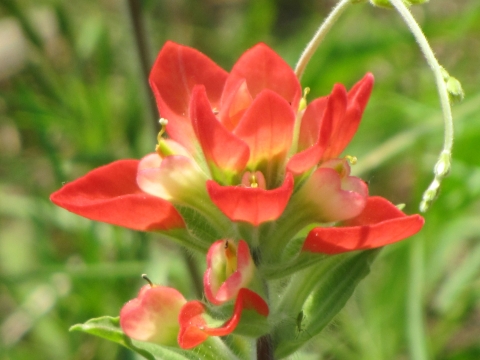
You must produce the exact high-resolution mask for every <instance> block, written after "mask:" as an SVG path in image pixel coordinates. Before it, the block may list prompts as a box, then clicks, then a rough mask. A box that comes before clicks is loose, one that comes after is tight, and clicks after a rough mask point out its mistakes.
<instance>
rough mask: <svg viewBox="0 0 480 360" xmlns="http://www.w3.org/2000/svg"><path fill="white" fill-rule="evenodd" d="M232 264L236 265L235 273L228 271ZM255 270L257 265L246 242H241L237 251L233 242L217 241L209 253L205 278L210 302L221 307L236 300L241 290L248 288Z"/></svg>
mask: <svg viewBox="0 0 480 360" xmlns="http://www.w3.org/2000/svg"><path fill="white" fill-rule="evenodd" d="M232 250H233V251H232ZM229 255H230V258H229ZM231 264H236V268H235V269H233V272H231V270H230V271H229V269H228V266H229V265H231ZM226 268H227V270H226ZM254 270H255V265H254V263H253V259H252V257H251V255H250V249H249V248H248V245H247V243H246V242H245V241H243V240H240V241H239V243H238V246H237V247H236V249H235V244H234V243H233V241H231V240H230V241H229V240H219V241H216V242H215V243H214V244H213V245H212V246H211V247H210V249H209V251H208V253H207V270H206V271H205V274H204V277H203V283H204V288H205V295H206V297H207V299H208V301H210V302H211V303H212V304H215V305H220V304H222V303H224V302H227V301H230V300H232V299H234V298H235V297H236V296H237V294H238V292H239V290H240V288H243V287H247V286H248V284H249V283H250V281H251V279H252V277H253V273H254ZM226 274H227V277H226V276H225V275H226Z"/></svg>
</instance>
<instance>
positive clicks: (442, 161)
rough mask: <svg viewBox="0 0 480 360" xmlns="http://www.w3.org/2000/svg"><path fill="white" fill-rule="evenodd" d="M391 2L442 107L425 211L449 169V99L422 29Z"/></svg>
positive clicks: (422, 207) (422, 206)
mask: <svg viewBox="0 0 480 360" xmlns="http://www.w3.org/2000/svg"><path fill="white" fill-rule="evenodd" d="M390 2H391V4H392V5H393V6H394V7H395V9H396V10H397V11H398V13H399V14H400V16H401V17H402V18H403V20H404V21H405V24H406V25H407V26H408V28H409V29H410V31H411V32H412V34H413V36H414V37H415V40H416V41H417V43H418V45H419V47H420V49H421V51H422V53H423V55H424V56H425V59H426V60H427V63H428V65H429V66H430V68H431V69H432V71H433V73H434V75H435V81H436V84H437V89H438V95H439V97H440V104H441V107H442V113H443V120H444V126H445V135H444V144H443V149H442V151H441V153H440V156H439V159H438V161H437V163H436V164H435V170H434V174H435V178H434V180H433V182H432V184H431V185H430V186H429V188H428V189H427V191H425V193H424V195H423V199H422V203H421V204H420V210H421V211H422V212H424V211H426V210H427V209H428V207H429V205H430V203H431V202H432V201H433V199H434V198H435V197H436V195H437V193H438V190H439V187H440V182H441V180H442V179H443V178H444V177H445V176H446V175H447V174H448V172H449V170H450V156H451V153H452V146H453V118H452V110H451V108H450V100H449V97H448V91H447V86H446V84H445V80H444V78H443V74H442V70H441V66H440V64H439V63H438V61H437V59H436V57H435V55H434V53H433V50H432V48H431V47H430V44H429V43H428V41H427V38H426V37H425V35H424V34H423V32H422V29H421V28H420V26H419V25H418V23H417V22H416V21H415V19H414V17H413V16H412V14H411V12H410V10H408V8H407V6H406V5H405V3H404V2H403V1H402V0H390Z"/></svg>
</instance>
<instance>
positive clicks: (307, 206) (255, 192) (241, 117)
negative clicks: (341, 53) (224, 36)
mask: <svg viewBox="0 0 480 360" xmlns="http://www.w3.org/2000/svg"><path fill="white" fill-rule="evenodd" d="M373 82H374V81H373V75H372V74H367V75H365V76H364V77H363V78H362V79H361V80H360V81H359V82H358V83H356V84H355V85H354V86H353V87H352V88H351V89H350V90H348V91H347V89H346V88H345V87H344V86H343V85H341V84H336V85H335V86H334V87H333V89H332V91H331V93H330V94H329V95H328V96H325V97H321V98H318V99H315V100H313V101H311V102H310V103H308V102H307V95H308V89H305V91H302V88H301V86H300V83H299V81H298V79H297V77H296V75H295V73H294V72H293V71H292V69H291V68H290V67H289V66H288V64H287V63H286V62H284V61H283V60H282V59H281V58H280V57H279V56H278V55H277V54H276V53H275V52H274V51H272V50H271V49H270V48H269V47H267V46H266V45H265V44H259V45H257V46H255V47H253V48H251V49H249V50H248V51H246V52H245V53H244V54H243V55H242V56H241V58H240V59H239V60H238V61H237V63H236V64H235V65H234V66H233V68H232V70H231V72H230V73H227V72H226V71H224V70H223V69H221V68H220V67H219V66H217V65H216V64H215V63H214V62H213V61H211V60H210V59H209V58H208V57H206V56H205V55H203V54H202V53H200V52H198V51H196V50H194V49H192V48H189V47H185V46H181V45H178V44H175V43H172V42H169V43H167V44H165V46H164V47H163V49H162V50H161V51H160V53H159V55H158V58H157V60H156V62H155V64H154V67H153V70H152V72H151V75H150V85H151V87H152V90H153V93H154V95H155V98H156V101H157V105H158V109H159V112H160V114H161V116H162V119H161V125H162V131H161V134H159V137H158V144H157V146H156V149H155V152H153V153H151V154H149V155H147V156H145V157H144V158H143V159H141V160H140V161H138V160H121V161H117V162H114V163H111V164H109V165H106V166H103V167H100V168H98V169H96V170H93V171H92V172H90V173H88V174H87V175H85V176H84V177H82V178H80V179H78V180H76V181H73V182H71V183H69V184H67V185H65V186H64V187H62V188H61V189H60V190H59V191H57V192H56V193H54V194H53V195H52V197H51V199H52V201H53V202H54V203H55V204H57V205H59V206H61V207H63V208H65V209H67V210H69V211H72V212H74V213H77V214H79V215H82V216H84V217H87V218H89V219H92V220H97V221H103V222H107V223H111V224H115V225H120V226H124V227H127V228H131V229H135V230H141V231H157V232H160V233H162V234H164V235H166V236H167V237H168V238H170V239H172V240H175V241H177V242H179V243H180V244H182V245H184V246H186V247H188V248H190V249H192V250H196V251H200V252H203V253H206V254H207V264H208V268H207V270H206V272H205V277H204V288H205V296H206V298H207V300H208V301H209V302H210V303H211V304H213V305H215V306H219V307H220V308H222V307H223V306H224V305H225V304H231V303H234V305H233V316H232V317H231V318H230V319H229V320H227V321H226V322H225V323H224V324H222V325H220V326H216V327H215V326H210V325H209V324H210V323H211V322H212V321H213V322H214V321H215V319H213V318H209V316H208V315H207V314H206V309H207V308H206V305H205V304H204V303H202V302H200V301H190V302H187V301H186V300H185V298H184V297H183V296H182V295H181V294H180V293H178V292H177V291H176V290H174V289H171V288H166V287H161V286H153V285H147V286H145V287H144V288H142V290H141V291H140V293H139V296H138V298H137V299H135V300H132V301H131V302H129V303H127V304H126V305H125V307H124V308H123V309H122V312H121V316H120V321H121V324H122V328H123V330H124V331H125V333H126V334H127V335H129V336H131V337H132V338H135V339H138V340H143V341H150V342H156V343H160V344H168V345H171V344H172V343H174V342H176V341H177V339H178V343H179V344H180V346H181V347H183V348H190V347H193V346H196V345H197V344H199V343H200V342H202V341H203V340H205V339H206V338H207V337H208V336H223V335H226V334H229V333H231V332H232V331H233V330H234V329H235V328H236V326H237V324H238V322H239V319H240V314H241V312H242V310H243V309H253V310H255V312H256V313H258V314H259V316H260V317H266V316H267V315H268V314H269V307H270V310H271V306H270V303H269V301H268V296H267V294H266V293H263V292H264V291H265V290H262V289H263V288H265V286H261V285H260V286H259V285H258V284H259V283H262V282H263V283H264V285H265V282H268V280H269V278H274V277H281V276H287V275H291V274H293V273H295V272H297V271H299V270H300V269H304V268H306V267H308V266H310V265H312V264H313V263H315V261H321V259H325V258H328V255H334V254H340V253H345V252H349V251H354V250H366V249H373V248H378V247H382V246H384V245H387V244H390V243H393V242H396V241H399V240H401V239H404V238H406V237H408V236H411V235H413V234H415V233H416V232H418V231H419V230H420V229H421V227H422V225H423V219H422V218H421V217H420V216H419V215H411V216H407V215H405V214H404V213H403V212H402V211H400V210H399V209H398V208H397V207H396V206H395V205H393V204H392V203H390V202H389V201H388V200H386V199H384V198H381V197H376V196H369V194H368V187H367V184H366V183H365V182H364V181H362V180H361V179H360V178H358V177H355V176H351V175H350V166H351V165H352V164H354V163H355V161H356V159H355V158H354V157H351V156H343V157H342V152H343V151H344V149H345V148H346V146H347V145H348V143H349V142H350V140H351V139H352V137H353V136H354V134H355V132H356V130H357V128H358V126H359V123H360V119H361V117H362V114H363V112H364V109H365V107H366V105H367V101H368V99H369V96H370V93H371V91H372V87H373ZM163 132H166V134H167V135H168V138H164V137H162V136H160V135H162V134H163ZM219 239H230V240H219ZM312 256H313V258H312ZM312 259H313V260H312ZM307 260H308V261H307ZM266 286H267V288H268V284H267V285H266ZM301 306H302V304H300V308H299V309H301ZM295 311H298V310H295ZM302 314H303V312H302ZM277 315H278V314H277ZM274 323H275V322H272V324H274ZM273 326H274V325H273ZM272 331H275V330H272ZM260 335H261V334H260Z"/></svg>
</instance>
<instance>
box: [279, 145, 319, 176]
mask: <svg viewBox="0 0 480 360" xmlns="http://www.w3.org/2000/svg"><path fill="white" fill-rule="evenodd" d="M323 150H324V149H323V147H322V146H321V144H320V143H317V144H315V145H313V146H311V147H309V148H308V149H306V150H303V151H301V152H299V153H297V154H295V155H293V156H292V157H291V158H290V159H289V160H288V163H287V171H289V172H291V173H292V174H293V175H300V174H303V173H304V172H305V171H307V170H308V169H310V168H311V167H312V166H314V165H316V164H318V162H319V161H320V159H321V158H322V154H323Z"/></svg>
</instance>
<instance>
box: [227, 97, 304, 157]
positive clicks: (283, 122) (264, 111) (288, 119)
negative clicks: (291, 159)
mask: <svg viewBox="0 0 480 360" xmlns="http://www.w3.org/2000/svg"><path fill="white" fill-rule="evenodd" d="M294 123H295V113H294V112H293V110H292V108H291V107H290V105H289V104H288V103H287V102H286V101H285V100H284V99H282V98H281V97H280V96H279V95H277V94H276V93H274V92H273V91H271V90H264V91H262V92H261V93H260V94H259V95H258V96H257V97H256V98H255V100H254V101H253V103H252V105H251V106H250V107H249V108H248V110H247V111H246V112H245V114H244V116H243V118H242V120H241V121H240V123H239V124H238V126H237V128H236V129H235V130H234V134H235V135H236V136H238V137H239V138H241V139H242V140H243V141H245V142H246V143H247V144H248V146H249V148H250V161H249V166H251V167H255V166H256V165H257V164H259V163H260V162H262V161H267V162H268V161H279V162H281V161H282V159H283V158H285V156H286V154H287V152H288V150H289V149H290V146H291V144H292V133H293V126H294Z"/></svg>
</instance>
